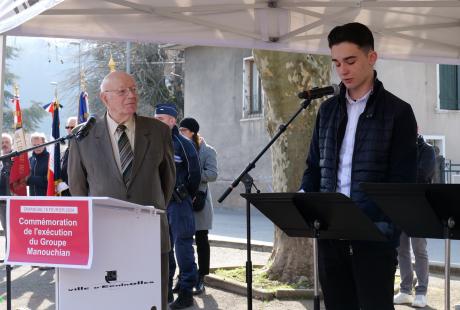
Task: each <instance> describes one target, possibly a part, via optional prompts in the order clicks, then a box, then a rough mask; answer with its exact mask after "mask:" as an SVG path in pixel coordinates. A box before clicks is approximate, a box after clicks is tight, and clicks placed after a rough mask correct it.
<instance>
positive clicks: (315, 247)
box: [313, 238, 320, 310]
mask: <svg viewBox="0 0 460 310" xmlns="http://www.w3.org/2000/svg"><path fill="white" fill-rule="evenodd" d="M313 278H314V294H315V296H314V299H313V309H314V310H319V305H320V300H319V277H318V239H317V238H314V239H313Z"/></svg>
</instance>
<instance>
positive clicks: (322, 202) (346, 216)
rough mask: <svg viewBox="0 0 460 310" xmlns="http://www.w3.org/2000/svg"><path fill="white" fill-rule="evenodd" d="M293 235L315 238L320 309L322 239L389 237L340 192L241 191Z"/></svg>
mask: <svg viewBox="0 0 460 310" xmlns="http://www.w3.org/2000/svg"><path fill="white" fill-rule="evenodd" d="M241 196H243V197H244V198H246V199H247V200H248V201H249V202H250V203H251V204H252V205H254V206H255V207H256V208H257V209H259V211H260V212H262V213H263V214H264V215H265V216H266V217H268V218H269V219H270V220H271V221H272V222H273V223H274V224H275V225H276V226H278V227H279V228H280V229H281V230H283V231H284V232H285V233H286V234H287V235H288V236H290V237H309V238H313V239H314V240H313V241H314V243H313V252H314V253H313V259H314V262H313V265H314V287H315V297H314V309H315V310H319V306H320V302H319V283H318V253H317V241H318V239H348V240H372V241H388V240H387V238H386V237H385V236H384V235H383V234H382V233H381V232H380V231H379V230H378V228H377V227H376V226H375V225H374V223H373V222H372V221H371V220H370V219H369V218H368V217H367V216H366V215H364V213H362V212H361V211H360V210H359V208H358V207H356V205H355V204H354V202H353V201H352V200H351V199H350V198H348V197H347V196H345V195H343V194H340V193H308V194H304V193H264V194H241Z"/></svg>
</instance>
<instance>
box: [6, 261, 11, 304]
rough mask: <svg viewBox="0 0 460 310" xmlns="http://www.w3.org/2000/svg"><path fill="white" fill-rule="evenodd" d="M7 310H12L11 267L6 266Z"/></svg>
mask: <svg viewBox="0 0 460 310" xmlns="http://www.w3.org/2000/svg"><path fill="white" fill-rule="evenodd" d="M6 309H7V310H11V266H10V265H6Z"/></svg>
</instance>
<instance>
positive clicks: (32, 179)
mask: <svg viewBox="0 0 460 310" xmlns="http://www.w3.org/2000/svg"><path fill="white" fill-rule="evenodd" d="M30 142H31V143H32V146H37V145H40V144H43V143H45V142H46V139H45V134H43V133H38V132H36V133H33V134H32V135H31V136H30ZM49 158H50V153H48V151H47V150H46V147H44V146H42V147H39V148H36V149H35V150H34V151H33V152H32V156H31V157H30V158H29V163H30V175H29V177H28V178H27V185H29V196H46V190H47V188H48V161H49Z"/></svg>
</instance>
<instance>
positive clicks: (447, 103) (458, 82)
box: [439, 65, 460, 110]
mask: <svg viewBox="0 0 460 310" xmlns="http://www.w3.org/2000/svg"><path fill="white" fill-rule="evenodd" d="M439 108H440V109H441V110H460V66H455V65H439Z"/></svg>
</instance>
